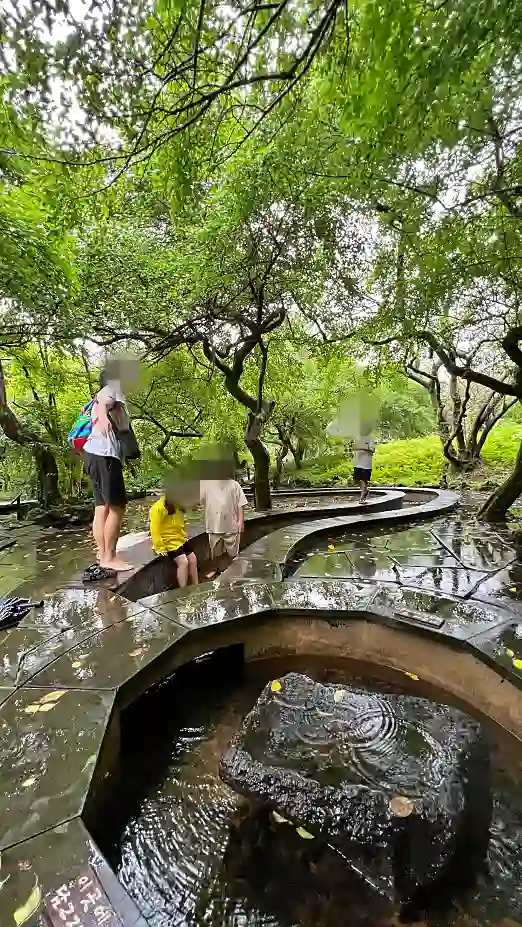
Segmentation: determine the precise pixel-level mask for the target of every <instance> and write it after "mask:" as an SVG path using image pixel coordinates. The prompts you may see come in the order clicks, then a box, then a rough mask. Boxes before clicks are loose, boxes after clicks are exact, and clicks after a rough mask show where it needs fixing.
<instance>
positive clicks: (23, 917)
mask: <svg viewBox="0 0 522 927" xmlns="http://www.w3.org/2000/svg"><path fill="white" fill-rule="evenodd" d="M41 901H42V890H41V888H40V886H39V885H38V882H36V885H35V886H34V888H33V890H32V892H31V894H30V895H29V898H28V899H27V901H26V902H25V903H24V904H23V905H20V907H19V908H17V909H16V911H13V918H14V922H15V924H16V927H21V925H22V924H25V922H26V921H28V920H29V918H30V917H32V916H33V914H36V912H37V911H38V908H39V907H40V904H41Z"/></svg>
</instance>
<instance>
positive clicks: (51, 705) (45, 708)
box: [40, 702, 56, 711]
mask: <svg viewBox="0 0 522 927" xmlns="http://www.w3.org/2000/svg"><path fill="white" fill-rule="evenodd" d="M55 705H56V702H47V705H40V711H52V710H53V708H54V707H55Z"/></svg>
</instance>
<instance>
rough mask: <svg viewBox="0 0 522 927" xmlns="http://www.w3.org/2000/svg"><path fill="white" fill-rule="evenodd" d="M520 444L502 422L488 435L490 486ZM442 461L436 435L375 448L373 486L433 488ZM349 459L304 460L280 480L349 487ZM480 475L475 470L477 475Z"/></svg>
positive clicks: (519, 428) (514, 430)
mask: <svg viewBox="0 0 522 927" xmlns="http://www.w3.org/2000/svg"><path fill="white" fill-rule="evenodd" d="M521 441H522V425H521V424H518V423H517V422H513V421H506V422H502V423H501V424H499V425H497V427H496V428H494V429H493V431H492V432H491V434H490V435H489V437H488V439H487V441H486V444H485V446H484V451H483V455H482V456H483V459H484V462H485V464H486V468H485V469H486V471H487V477H488V479H490V480H491V481H492V482H500V481H501V480H503V479H504V477H505V475H506V471H509V468H510V467H511V466H512V465H513V462H514V460H515V457H516V455H517V453H518V449H519V446H520V442H521ZM443 463H444V458H443V454H442V448H441V443H440V439H439V438H438V436H437V435H428V436H426V437H423V438H408V439H405V440H400V441H390V442H388V443H387V444H379V445H378V446H377V450H376V452H375V460H374V468H373V482H374V483H382V484H390V485H395V486H401V485H403V486H422V485H437V484H438V483H439V482H440V478H441V475H442V469H443ZM352 472H353V458H352V455H351V454H350V453H348V452H346V453H340V452H338V451H336V453H333V454H327V455H324V456H322V457H316V458H315V459H313V460H306V461H305V463H304V465H303V468H302V470H299V471H297V470H296V469H295V468H294V467H293V466H292V465H289V466H287V467H286V468H285V472H284V479H290V480H291V479H295V478H301V479H306V480H309V481H310V482H311V483H312V485H319V484H321V483H330V482H331V481H332V480H333V479H334V478H335V477H337V478H338V480H339V482H340V483H341V484H343V485H344V484H351V482H352ZM481 472H483V471H481V470H480V469H478V470H477V475H478V476H480V473H481Z"/></svg>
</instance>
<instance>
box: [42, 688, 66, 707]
mask: <svg viewBox="0 0 522 927" xmlns="http://www.w3.org/2000/svg"><path fill="white" fill-rule="evenodd" d="M65 693H66V690H65V689H56V690H55V691H54V692H48V693H47V695H43V696H42V698H41V699H40V702H41V704H42V705H45V704H46V703H47V702H57V701H58V699H59V698H62V696H63V695H65Z"/></svg>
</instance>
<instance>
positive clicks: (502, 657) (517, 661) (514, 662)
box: [469, 620, 522, 687]
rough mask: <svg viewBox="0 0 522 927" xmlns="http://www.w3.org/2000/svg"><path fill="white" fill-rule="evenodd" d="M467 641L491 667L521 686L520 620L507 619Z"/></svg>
mask: <svg viewBox="0 0 522 927" xmlns="http://www.w3.org/2000/svg"><path fill="white" fill-rule="evenodd" d="M469 643H470V645H471V647H472V648H473V649H474V650H476V651H477V652H478V654H479V656H480V658H481V659H485V660H486V662H487V663H489V664H490V666H492V667H493V669H495V670H496V671H497V672H499V673H501V674H502V675H503V676H508V677H509V679H510V680H511V681H512V682H514V683H515V684H516V685H518V686H520V687H522V621H516V620H511V621H508V622H506V623H505V624H503V625H500V626H497V627H495V628H492V629H491V630H489V631H485V632H483V633H481V634H478V635H476V636H475V637H473V638H472V639H471V640H470V642H469Z"/></svg>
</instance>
